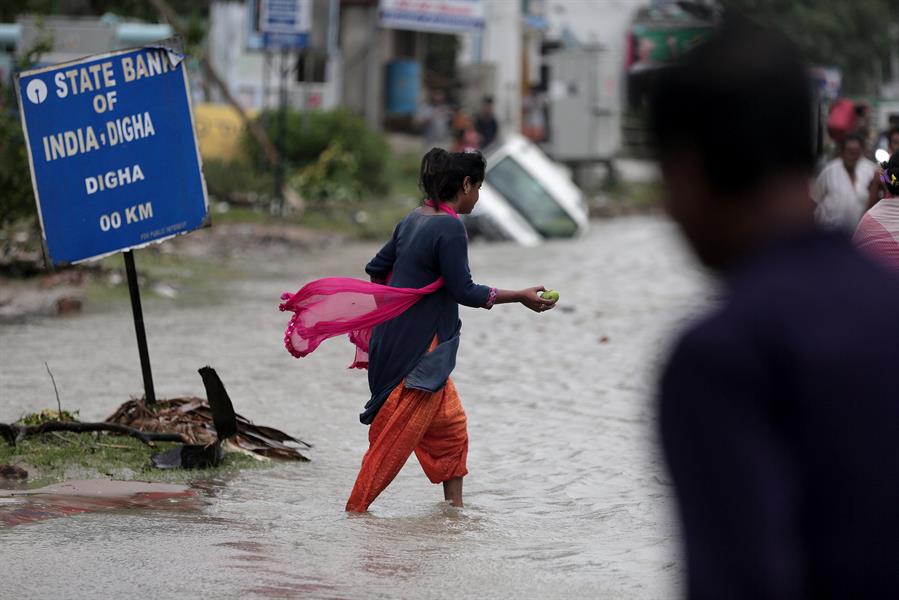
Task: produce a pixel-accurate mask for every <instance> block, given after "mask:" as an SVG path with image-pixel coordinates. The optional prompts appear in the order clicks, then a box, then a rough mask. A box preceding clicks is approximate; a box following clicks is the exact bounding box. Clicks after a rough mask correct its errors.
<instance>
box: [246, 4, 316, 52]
mask: <svg viewBox="0 0 899 600" xmlns="http://www.w3.org/2000/svg"><path fill="white" fill-rule="evenodd" d="M257 1H258V3H259V32H260V35H261V37H262V46H263V47H264V48H306V47H307V46H308V45H309V29H310V27H311V24H312V0H257Z"/></svg>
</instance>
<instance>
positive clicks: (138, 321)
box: [122, 250, 156, 404]
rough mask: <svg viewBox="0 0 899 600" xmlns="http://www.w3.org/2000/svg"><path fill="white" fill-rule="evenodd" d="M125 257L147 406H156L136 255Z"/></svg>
mask: <svg viewBox="0 0 899 600" xmlns="http://www.w3.org/2000/svg"><path fill="white" fill-rule="evenodd" d="M122 254H123V256H124V257H125V272H126V273H127V275H128V291H129V292H130V294H131V312H132V313H134V332H135V333H136V334H137V352H138V354H140V370H141V373H142V374H143V377H144V395H145V398H146V402H147V404H155V402H156V392H155V391H154V390H153V373H152V372H151V371H150V352H149V351H148V350H147V332H146V330H145V329H144V313H143V310H141V306H140V288H138V286H137V269H136V268H135V267H134V253H133V252H132V251H131V250H128V251H126V252H123V253H122Z"/></svg>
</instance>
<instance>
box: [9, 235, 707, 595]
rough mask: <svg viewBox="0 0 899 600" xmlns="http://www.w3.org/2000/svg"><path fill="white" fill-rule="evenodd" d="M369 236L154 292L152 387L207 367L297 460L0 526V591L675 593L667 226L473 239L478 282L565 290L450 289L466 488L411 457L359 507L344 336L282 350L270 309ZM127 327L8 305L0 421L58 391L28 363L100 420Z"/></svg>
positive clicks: (348, 265)
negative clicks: (519, 243) (183, 495)
mask: <svg viewBox="0 0 899 600" xmlns="http://www.w3.org/2000/svg"><path fill="white" fill-rule="evenodd" d="M375 250H376V247H375V246H371V245H356V246H351V247H347V248H342V249H338V250H334V251H331V252H327V253H325V252H318V253H313V254H297V255H290V254H286V253H283V252H281V253H275V254H273V255H272V256H271V257H270V260H268V261H259V260H258V257H257V258H256V259H250V258H247V259H244V260H245V262H246V264H244V265H243V266H244V267H246V268H247V271H248V272H250V273H251V275H248V276H247V277H245V278H240V279H233V280H229V281H223V282H222V286H221V294H220V295H218V296H217V297H215V298H210V299H209V303H208V304H205V305H196V304H193V305H183V306H182V305H177V303H173V302H171V301H166V300H164V299H154V300H151V301H148V302H146V303H145V306H144V314H145V318H146V320H147V330H148V336H149V343H150V356H151V359H152V366H153V375H154V380H155V382H156V389H157V395H159V396H162V397H166V396H180V395H202V394H203V387H202V382H201V380H200V377H199V376H198V375H197V372H196V370H197V369H198V368H199V367H201V366H203V365H206V364H209V365H212V366H213V367H215V368H216V370H217V371H218V373H219V374H220V375H221V377H222V380H223V381H224V383H225V385H226V386H227V388H228V391H229V393H230V396H231V398H232V400H233V402H234V405H235V408H236V409H237V411H238V412H240V413H242V414H244V415H245V416H247V417H248V418H251V419H253V420H255V421H256V422H258V423H262V424H268V425H273V426H276V427H279V428H282V429H284V430H285V431H287V432H288V433H292V434H296V435H297V436H298V437H300V438H302V439H305V440H307V441H309V442H311V443H313V444H314V445H315V449H314V450H313V453H312V459H313V460H312V462H310V463H304V464H280V463H279V464H276V465H275V466H273V467H270V468H263V469H259V470H250V471H245V472H243V473H241V474H239V475H237V476H234V477H231V478H230V479H228V480H211V481H208V482H204V483H203V484H202V485H200V486H199V490H200V495H201V498H202V499H203V501H202V503H200V504H199V505H198V506H195V507H193V508H190V509H186V510H185V509H181V510H177V511H168V510H165V509H164V508H159V507H152V508H146V509H139V510H133V509H132V510H118V511H116V510H113V511H104V512H95V513H85V514H79V515H76V516H71V517H66V518H57V519H50V520H46V521H42V522H39V523H33V524H30V525H25V526H20V527H14V528H8V529H0V548H2V550H0V553H2V557H0V561H2V564H3V572H4V577H3V579H4V585H3V593H2V596H3V597H10V598H40V597H58V596H59V595H60V594H61V593H62V595H64V596H65V597H68V598H95V597H125V596H126V595H132V594H134V593H141V595H142V596H146V597H155V598H175V597H190V596H193V597H199V596H213V595H215V596H216V597H223V598H237V597H251V598H297V597H301V598H448V597H457V598H640V599H643V598H671V597H675V596H676V594H677V590H678V589H679V587H680V585H681V584H682V579H683V574H682V567H683V565H682V561H681V560H680V558H679V555H678V554H679V551H678V547H677V543H676V539H677V538H676V536H677V533H676V529H675V523H674V519H673V514H672V509H673V506H672V488H671V487H670V485H669V483H668V477H667V474H666V473H665V470H664V468H663V464H662V460H661V457H660V455H659V453H658V451H657V449H656V446H655V442H656V439H655V426H654V425H655V424H654V405H653V399H652V393H653V388H654V382H655V377H656V370H657V368H658V363H659V361H660V360H661V358H662V357H663V356H664V354H665V352H666V350H667V345H668V342H669V340H670V336H671V334H672V332H673V331H675V330H676V329H677V327H678V326H679V325H680V324H681V322H682V320H683V319H684V318H685V316H686V315H688V314H690V313H691V312H693V311H694V310H695V307H696V306H697V304H698V303H701V302H703V301H704V298H705V292H704V290H705V288H706V285H707V283H706V282H705V281H704V279H703V277H702V276H701V274H700V273H699V272H698V270H697V268H696V267H695V266H694V265H693V263H692V261H691V259H690V257H689V256H688V255H687V253H686V251H685V249H684V248H683V247H682V245H681V243H680V241H679V240H678V239H677V237H676V235H675V232H674V230H673V228H672V226H671V225H669V224H668V223H666V222H665V221H663V220H660V219H657V218H652V217H636V218H627V219H619V220H614V221H608V222H600V223H595V224H594V226H593V229H592V230H591V232H590V233H589V234H588V236H587V237H586V238H585V239H581V240H576V241H566V242H559V243H552V244H548V245H546V246H544V247H542V248H534V249H521V248H518V247H514V246H506V245H486V244H474V245H473V246H472V250H471V262H472V271H473V273H474V275H475V279H476V281H478V282H482V283H487V284H490V285H495V286H498V287H503V288H506V287H523V286H526V285H532V284H533V285H536V284H544V285H546V286H548V287H552V288H553V289H557V290H559V291H560V293H561V296H562V299H561V302H560V308H559V309H557V310H555V311H552V312H550V313H546V314H544V315H537V314H535V313H531V312H529V311H526V310H525V309H523V308H522V307H519V306H497V307H495V308H494V309H493V310H491V311H484V310H472V309H463V310H462V311H461V312H462V319H463V329H462V348H461V350H460V354H459V362H458V366H457V369H456V372H455V375H454V378H455V381H456V384H457V386H458V388H459V393H460V395H461V397H462V401H463V404H464V405H465V408H466V411H467V413H468V422H469V433H470V438H471V447H470V453H469V470H470V471H471V473H470V475H469V476H468V477H467V478H466V480H465V500H466V503H467V505H466V507H465V508H464V509H461V510H459V509H454V508H451V507H448V506H446V505H445V504H444V503H443V502H441V501H440V500H441V498H442V492H441V489H440V486H434V485H431V484H430V483H428V481H427V479H426V478H425V476H424V474H423V473H422V471H421V469H420V467H419V466H418V464H417V461H416V460H415V458H414V457H413V458H412V459H411V460H410V461H409V463H407V465H406V467H405V469H404V470H403V471H402V473H400V475H399V477H398V478H397V480H396V481H395V482H394V483H393V485H391V486H390V487H389V488H388V489H387V490H386V492H385V493H384V494H382V495H381V496H380V497H379V498H378V500H376V501H375V503H374V504H373V506H372V510H371V512H370V513H369V514H365V515H347V514H346V513H344V511H343V506H344V503H345V502H346V499H347V496H348V494H349V492H350V489H351V487H352V485H353V481H354V479H355V475H356V471H357V468H358V466H359V463H360V461H361V458H362V455H363V453H364V451H365V449H366V447H367V437H366V436H367V431H368V430H367V428H366V427H365V426H363V425H360V424H359V422H358V413H359V412H360V409H361V407H362V405H363V404H364V403H365V401H366V399H367V397H368V391H367V383H366V379H365V375H364V373H362V372H356V371H347V370H346V368H345V367H346V366H347V365H348V364H349V363H350V361H351V359H352V354H353V353H352V351H351V347H350V345H349V344H348V343H346V342H345V341H343V340H329V341H328V342H325V343H324V344H323V345H322V347H321V348H320V349H319V350H318V351H317V352H316V353H315V354H314V355H312V356H311V357H309V358H306V359H303V360H299V361H298V360H296V359H294V358H292V357H291V356H290V355H289V354H288V353H287V352H286V351H285V350H284V348H283V346H282V343H281V335H282V332H283V328H284V326H285V324H286V322H287V315H286V314H285V313H280V312H278V309H277V307H278V303H279V295H280V294H281V292H284V291H288V290H290V291H293V290H295V289H296V288H297V287H299V285H300V284H301V283H303V282H305V281H307V280H309V279H310V278H313V277H316V276H321V275H352V276H359V275H360V274H361V268H362V266H363V265H364V263H365V262H366V261H367V260H368V258H369V257H370V256H371V254H372V253H373V252H374V251H375ZM137 261H138V268H140V253H138V254H137ZM254 261H255V262H254ZM562 307H565V308H566V309H567V310H565V311H563V310H562ZM133 336H134V334H133V325H132V321H131V313H130V311H129V306H128V305H127V301H123V303H122V306H121V310H119V311H116V312H112V313H108V312H107V313H102V314H91V313H88V314H85V315H81V316H78V317H74V318H53V319H48V318H40V319H31V320H28V321H25V322H22V323H16V324H5V325H0V351H2V358H0V399H2V400H0V407H2V408H0V411H2V412H0V420H4V421H5V420H10V419H15V418H17V417H18V416H19V415H20V414H21V413H23V412H25V411H33V410H38V409H41V408H44V407H48V406H53V405H55V400H54V397H53V390H52V386H51V384H50V382H49V381H48V377H47V374H46V371H45V370H44V365H43V363H44V361H47V362H48V363H49V364H50V366H51V368H52V369H53V373H54V375H55V377H56V382H57V384H58V386H59V388H60V393H61V396H62V402H63V407H64V408H80V409H81V417H82V418H83V419H102V418H105V417H106V416H107V415H108V414H109V413H111V412H112V411H113V410H114V409H115V407H116V406H118V404H120V403H121V402H122V401H124V400H125V399H127V398H126V397H123V396H125V395H127V394H128V393H131V394H134V395H138V394H140V393H141V390H142V388H141V382H140V367H139V363H138V358H137V352H136V347H135V342H134V337H133Z"/></svg>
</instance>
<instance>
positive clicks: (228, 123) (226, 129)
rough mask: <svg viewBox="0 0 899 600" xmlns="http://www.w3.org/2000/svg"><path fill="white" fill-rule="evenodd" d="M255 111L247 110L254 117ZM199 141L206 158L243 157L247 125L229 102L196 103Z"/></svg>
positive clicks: (232, 158)
mask: <svg viewBox="0 0 899 600" xmlns="http://www.w3.org/2000/svg"><path fill="white" fill-rule="evenodd" d="M255 114H256V113H255V111H247V116H249V117H250V118H253V117H254V116H255ZM194 124H195V125H196V128H197V143H199V145H200V155H201V156H202V157H203V159H204V160H208V159H217V160H237V159H239V158H241V139H242V138H243V133H244V131H245V130H246V126H245V125H244V123H243V121H242V120H241V118H240V115H239V114H238V113H237V111H236V110H234V108H232V107H231V106H229V105H227V104H205V103H204V104H194Z"/></svg>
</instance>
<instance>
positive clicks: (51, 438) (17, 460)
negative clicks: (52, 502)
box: [0, 432, 273, 482]
mask: <svg viewBox="0 0 899 600" xmlns="http://www.w3.org/2000/svg"><path fill="white" fill-rule="evenodd" d="M174 446H175V444H170V443H165V442H157V444H156V447H155V448H151V447H149V446H147V445H146V444H143V443H141V442H140V441H139V440H136V439H134V438H132V437H127V436H121V435H109V434H101V433H71V432H56V433H54V434H45V435H40V436H29V437H26V438H25V439H23V440H20V441H19V442H18V443H17V444H16V445H15V446H10V445H8V444H6V443H5V442H3V441H2V440H0V464H14V465H18V466H20V467H22V468H24V469H25V470H27V471H28V475H29V479H30V480H31V481H35V480H37V481H42V482H48V481H54V480H56V481H58V480H65V479H72V478H75V479H96V478H103V477H112V478H114V479H126V480H127V479H137V480H140V481H170V482H187V481H191V480H194V479H208V478H209V477H210V476H211V475H215V476H221V475H223V474H230V473H236V472H238V471H240V470H242V469H253V468H260V467H262V466H269V465H272V464H273V463H271V462H259V461H257V460H255V459H254V458H252V457H249V456H246V455H244V454H238V453H232V452H228V453H226V454H225V459H224V461H223V462H222V463H221V464H220V465H219V466H218V467H215V468H212V469H195V470H187V469H166V470H160V469H156V468H153V467H152V466H151V465H150V456H151V455H153V454H156V453H158V452H165V451H166V450H168V449H169V448H172V447H174Z"/></svg>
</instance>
